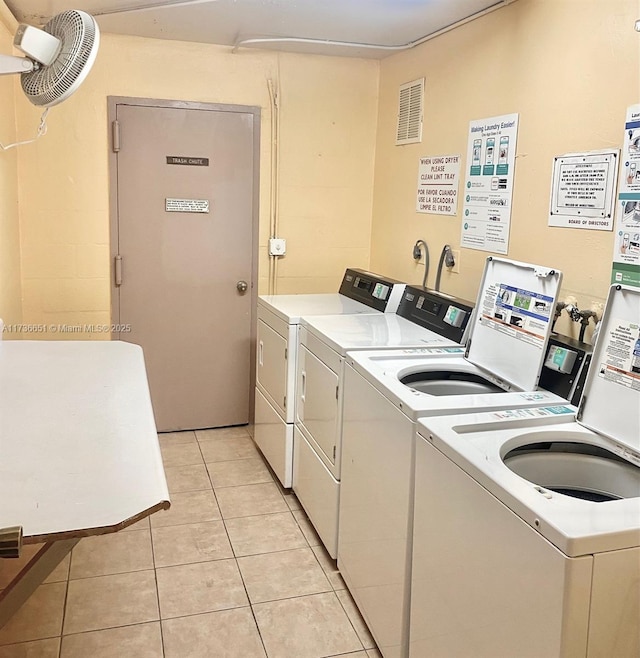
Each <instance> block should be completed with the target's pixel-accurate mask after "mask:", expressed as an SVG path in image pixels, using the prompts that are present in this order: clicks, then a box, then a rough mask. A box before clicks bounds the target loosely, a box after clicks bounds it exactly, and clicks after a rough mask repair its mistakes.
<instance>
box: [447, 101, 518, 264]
mask: <svg viewBox="0 0 640 658" xmlns="http://www.w3.org/2000/svg"><path fill="white" fill-rule="evenodd" d="M517 136H518V115H517V114H505V115H503V116H498V117H491V118H489V119H477V120H475V121H471V122H470V123H469V140H468V144H467V168H466V176H465V187H464V210H463V213H462V231H461V236H460V245H461V246H462V247H467V248H468V249H479V250H481V251H491V252H493V253H497V254H506V253H507V251H508V250H509V227H510V224H511V199H512V196H513V178H514V173H515V161H516V139H517Z"/></svg>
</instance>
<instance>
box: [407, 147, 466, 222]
mask: <svg viewBox="0 0 640 658" xmlns="http://www.w3.org/2000/svg"><path fill="white" fill-rule="evenodd" d="M460 160H461V158H460V156H459V155H430V156H426V157H424V158H420V164H419V165H418V198H417V200H416V212H422V213H431V214H432V215H457V214H458V182H459V181H460Z"/></svg>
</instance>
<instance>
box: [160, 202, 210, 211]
mask: <svg viewBox="0 0 640 658" xmlns="http://www.w3.org/2000/svg"><path fill="white" fill-rule="evenodd" d="M164 209H165V211H166V212H204V213H207V212H209V200H208V199H165V200H164Z"/></svg>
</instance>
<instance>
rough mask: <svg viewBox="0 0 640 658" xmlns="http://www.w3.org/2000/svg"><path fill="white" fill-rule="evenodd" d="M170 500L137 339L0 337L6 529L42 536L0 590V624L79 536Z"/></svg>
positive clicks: (112, 528)
mask: <svg viewBox="0 0 640 658" xmlns="http://www.w3.org/2000/svg"><path fill="white" fill-rule="evenodd" d="M169 505H170V501H169V492H168V489H167V483H166V479H165V475H164V469H163V466H162V458H161V455H160V448H159V445H158V436H157V433H156V427H155V422H154V418H153V410H152V407H151V398H150V396H149V387H148V383H147V376H146V371H145V367H144V358H143V354H142V349H141V348H140V347H139V346H137V345H131V344H129V343H124V342H120V341H0V532H1V530H2V529H5V528H9V527H12V526H19V527H21V528H22V542H23V543H24V544H38V543H43V545H42V547H41V548H40V549H39V550H38V551H37V553H35V555H33V556H32V557H31V559H30V560H29V561H28V562H27V563H26V564H25V565H24V567H23V568H22V569H21V571H20V572H19V573H18V574H17V575H16V576H15V578H13V580H12V581H11V583H10V584H9V585H8V586H7V587H6V588H5V589H4V590H3V591H2V592H0V627H2V626H3V625H4V623H5V622H6V621H7V620H8V619H9V617H10V616H11V615H12V614H13V612H14V611H15V610H16V609H17V608H18V607H19V606H20V605H22V603H23V602H24V601H25V600H26V599H27V598H28V597H29V595H30V594H31V593H32V592H33V590H34V589H35V588H36V587H37V585H38V584H39V583H40V582H41V581H42V580H43V579H44V578H46V577H47V575H48V574H49V573H50V572H51V571H52V570H53V569H54V568H55V567H56V566H57V564H58V563H59V562H60V561H61V560H62V559H63V558H64V556H65V555H66V554H67V553H68V552H69V551H70V550H71V548H73V546H74V545H75V544H76V543H77V542H78V541H79V540H80V538H82V537H88V536H90V535H100V534H106V533H110V532H116V531H118V530H121V529H122V528H124V527H126V526H128V525H131V524H132V523H135V522H136V521H139V520H140V519H142V518H144V517H146V516H148V515H150V514H153V513H154V512H156V511H158V510H160V509H168V508H169ZM3 548H4V549H6V548H7V545H6V544H4V546H3ZM2 562H5V561H4V560H2V561H0V567H1V566H2V564H1V563H2Z"/></svg>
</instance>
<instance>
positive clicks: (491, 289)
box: [338, 258, 565, 658]
mask: <svg viewBox="0 0 640 658" xmlns="http://www.w3.org/2000/svg"><path fill="white" fill-rule="evenodd" d="M560 280H561V274H560V272H558V271H554V270H550V269H545V268H539V267H536V266H534V265H528V264H526V263H516V262H513V261H508V260H504V259H499V258H489V259H488V260H487V263H486V266H485V270H484V275H483V278H482V281H481V284H480V290H479V293H478V301H477V304H476V309H475V315H474V318H473V320H472V327H471V331H470V338H469V340H468V342H467V348H466V352H465V355H460V354H458V355H455V354H454V355H442V354H438V353H437V352H439V351H440V350H439V349H438V348H429V347H426V348H421V349H416V350H403V349H397V350H388V351H381V352H353V353H351V354H349V355H348V357H347V362H346V366H345V379H344V381H345V383H344V405H343V421H342V472H341V476H342V480H341V488H340V507H339V533H338V566H339V568H340V572H341V574H342V576H343V577H344V579H345V581H346V583H347V586H348V587H349V590H350V591H351V594H352V595H353V597H354V599H355V601H356V603H357V605H358V607H359V609H360V611H361V613H362V614H363V616H364V618H365V620H366V621H367V623H368V625H369V628H370V630H371V632H372V634H373V636H374V638H375V639H376V642H377V644H378V647H379V648H380V651H381V652H382V654H383V656H385V658H392V657H393V658H397V657H404V656H407V655H408V636H409V594H410V568H411V563H410V556H411V536H412V527H413V503H412V501H413V473H414V446H415V421H416V420H417V419H418V418H420V417H422V416H442V415H450V414H468V413H472V412H474V411H477V410H480V409H485V410H499V409H507V408H527V407H535V406H540V405H559V404H562V403H564V402H565V400H564V399H563V398H561V397H559V396H556V395H554V394H552V393H548V392H546V391H538V390H536V385H537V382H538V378H539V375H540V370H541V367H542V361H543V358H544V355H545V348H546V343H547V339H548V335H549V333H550V328H551V320H552V318H553V310H554V308H555V303H556V297H557V291H558V289H559V286H560ZM463 356H464V358H463Z"/></svg>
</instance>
